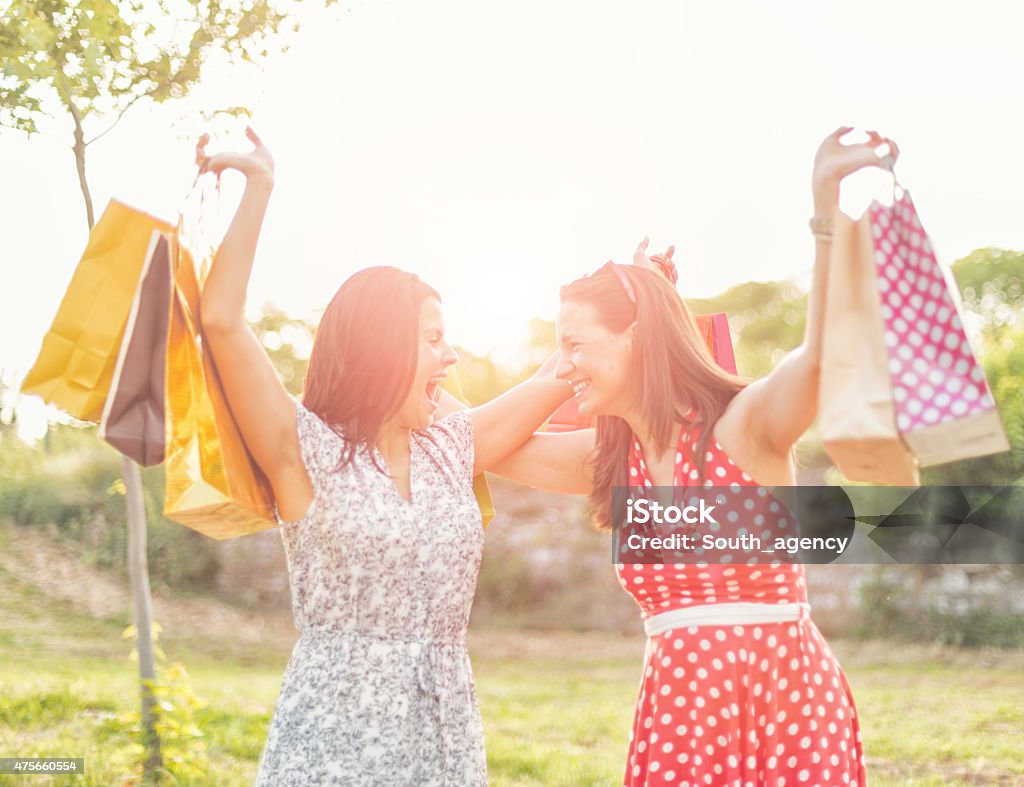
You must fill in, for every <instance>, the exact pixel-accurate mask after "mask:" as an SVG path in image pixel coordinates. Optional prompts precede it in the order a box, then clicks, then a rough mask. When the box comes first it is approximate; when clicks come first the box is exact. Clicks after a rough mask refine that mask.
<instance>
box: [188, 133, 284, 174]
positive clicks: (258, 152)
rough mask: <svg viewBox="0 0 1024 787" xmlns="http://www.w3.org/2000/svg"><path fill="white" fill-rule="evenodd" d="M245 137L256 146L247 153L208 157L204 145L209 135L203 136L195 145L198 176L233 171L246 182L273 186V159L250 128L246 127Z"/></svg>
mask: <svg viewBox="0 0 1024 787" xmlns="http://www.w3.org/2000/svg"><path fill="white" fill-rule="evenodd" d="M245 135H246V136H247V137H248V138H249V141H250V142H252V143H253V144H254V145H255V146H256V147H255V148H254V149H253V150H252V151H250V152H249V153H237V152H232V151H227V152H224V153H215V154H214V155H212V156H208V155H206V145H207V143H208V142H209V141H210V135H209V134H203V135H202V136H201V137H200V138H199V142H197V143H196V165H197V166H198V167H199V174H200V175H201V174H203V173H204V172H213V173H215V174H216V175H217V177H220V174H221V173H222V172H223V171H224V170H226V169H235V170H238V171H239V172H241V173H242V174H243V175H245V177H246V180H249V181H253V180H257V181H260V182H263V183H266V184H268V185H273V183H274V157H273V156H271V155H270V151H269V150H268V149H267V146H266V145H264V144H263V142H262V140H260V138H259V136H257V134H256V132H255V131H253V130H252V128H251V127H249V126H246V128H245Z"/></svg>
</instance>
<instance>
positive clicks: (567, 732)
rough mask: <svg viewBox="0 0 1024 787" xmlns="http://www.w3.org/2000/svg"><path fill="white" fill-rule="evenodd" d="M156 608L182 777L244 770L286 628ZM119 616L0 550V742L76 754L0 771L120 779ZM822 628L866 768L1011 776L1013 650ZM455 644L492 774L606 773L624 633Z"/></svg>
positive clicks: (634, 641)
mask: <svg viewBox="0 0 1024 787" xmlns="http://www.w3.org/2000/svg"><path fill="white" fill-rule="evenodd" d="M2 565H3V564H2V563H0V566H2ZM196 603H198V602H195V601H194V600H193V601H189V602H188V604H190V605H194V604H196ZM210 603H211V604H213V602H210ZM166 609H168V610H170V611H168V612H166V615H165V616H164V617H162V619H165V620H166V619H167V618H168V617H169V618H172V619H174V620H176V623H175V625H173V626H170V625H168V626H167V630H166V631H165V633H164V635H163V636H162V645H163V647H164V648H165V649H166V651H167V654H168V657H169V658H171V659H176V660H181V661H183V662H184V663H185V664H186V666H187V667H188V671H189V674H190V676H191V683H192V686H193V688H194V689H195V691H196V693H197V694H199V695H200V696H201V697H203V698H205V700H206V701H207V704H206V706H205V707H204V708H202V709H201V710H199V711H198V712H197V714H196V719H197V722H198V724H199V726H200V728H201V729H202V730H203V733H204V742H205V746H206V750H207V757H208V770H207V772H206V774H205V775H203V776H202V777H200V778H197V779H193V780H191V781H188V780H184V781H183V782H182V783H183V784H188V783H193V784H204V785H205V784H216V785H218V787H219V786H220V785H224V787H233V786H234V785H249V784H251V783H252V781H253V778H254V776H255V772H256V767H257V763H258V760H259V756H260V752H261V751H262V748H263V743H264V739H265V736H266V730H267V725H268V724H269V721H270V717H271V714H272V712H273V706H274V702H275V699H276V696H277V691H278V686H279V683H280V680H281V675H282V673H283V671H284V666H285V662H286V660H287V656H288V650H289V644H290V641H291V636H293V635H291V634H287V633H286V634H281V632H282V631H286V627H281V626H276V625H267V626H265V628H263V629H260V628H259V627H258V626H257V627H255V628H254V629H253V630H254V631H255V632H256V633H255V634H254V633H252V632H249V634H247V635H246V636H242V634H243V633H244V627H241V626H239V625H235V624H231V625H224V626H223V627H221V628H216V627H214V628H213V629H211V627H210V626H209V625H208V624H207V623H205V622H202V623H200V624H196V625H191V624H189V623H188V620H190V618H189V617H188V616H186V615H179V616H178V617H177V618H174V617H173V614H176V613H174V610H173V608H171V607H167V608H166ZM188 609H189V610H193V611H194V610H195V609H197V608H196V607H194V606H189V607H188ZM159 611H160V606H159V605H158V614H159ZM172 613H173V614H172ZM190 614H192V613H190ZM211 614H212V613H211ZM218 614H221V613H218ZM223 614H227V613H226V612H224V613H223ZM214 618H215V619H216V616H214ZM229 620H236V618H230V619H229ZM204 621H205V619H204ZM126 623H127V620H126V618H125V616H121V615H115V616H113V617H106V618H95V617H91V616H90V615H88V614H86V613H85V612H83V611H82V610H81V609H80V608H79V605H76V604H75V603H73V602H72V601H69V600H61V599H60V598H59V596H58V595H57V594H55V593H54V592H52V591H47V592H44V591H43V590H40V588H39V587H38V586H36V585H35V584H33V583H32V582H30V581H26V580H25V578H24V576H16V575H15V574H13V573H11V572H10V571H8V570H6V569H4V568H2V567H0V756H19V757H33V756H62V757H71V756H75V757H84V758H85V760H86V769H87V775H86V776H85V777H84V778H65V777H62V778H50V777H42V776H40V777H32V778H22V777H0V783H4V784H6V783H12V784H16V783H25V784H31V785H33V787H36V786H41V785H48V784H77V785H82V784H84V785H96V786H97V787H99V786H100V785H102V786H103V787H107V785H115V784H116V785H124V784H127V783H128V782H126V781H125V779H124V776H125V774H126V773H128V772H129V768H128V762H127V758H128V756H129V754H130V747H131V740H130V738H129V737H128V736H127V735H126V734H125V732H124V731H123V729H122V726H121V724H120V723H119V719H120V718H121V717H122V716H123V715H124V714H125V713H126V712H130V711H132V710H134V709H135V708H136V707H137V704H138V687H137V684H136V682H135V679H134V670H135V668H134V665H133V664H132V663H131V661H130V660H129V658H128V655H127V654H128V650H129V647H130V644H129V643H128V642H127V641H126V640H124V639H122V637H121V631H122V630H123V628H124V626H125V624H126ZM261 632H262V634H261ZM832 644H833V648H834V650H835V651H836V653H837V655H838V656H839V659H840V661H841V662H842V663H843V666H844V668H845V670H846V673H847V676H848V678H849V680H850V683H851V684H852V686H853V690H854V694H855V696H856V698H857V703H858V707H859V709H860V714H861V723H862V730H863V736H864V748H865V753H866V757H867V762H868V774H869V777H870V779H871V783H872V784H873V785H949V784H954V785H955V784H963V785H974V784H1024V652H1021V651H995V650H993V651H955V650H950V649H943V648H933V647H922V646H909V645H902V644H901V645H892V644H890V643H880V642H868V643H857V642H847V641H836V642H833V643H832ZM470 650H471V653H472V656H473V663H474V668H475V673H476V683H477V690H478V694H479V698H480V705H481V711H482V714H483V717H484V724H485V729H486V735H487V752H488V765H489V771H490V778H491V783H492V784H493V785H495V786H496V787H512V786H513V785H515V786H517V787H518V786H520V785H522V786H526V785H564V786H565V787H569V786H570V785H571V787H585V786H586V785H614V784H621V775H622V768H623V762H624V757H625V748H626V740H627V736H628V729H629V724H630V721H631V719H632V712H633V707H632V706H633V702H634V699H635V691H636V687H637V684H638V681H639V678H640V667H641V657H642V651H643V641H642V638H641V636H640V635H636V636H632V637H623V636H621V635H617V634H606V633H578V632H567V631H549V632H537V631H533V632H529V631H520V630H497V629H491V630H486V629H477V630H474V631H473V632H472V636H471V640H470ZM4 779H6V781H2V780H4ZM19 780H20V781H19Z"/></svg>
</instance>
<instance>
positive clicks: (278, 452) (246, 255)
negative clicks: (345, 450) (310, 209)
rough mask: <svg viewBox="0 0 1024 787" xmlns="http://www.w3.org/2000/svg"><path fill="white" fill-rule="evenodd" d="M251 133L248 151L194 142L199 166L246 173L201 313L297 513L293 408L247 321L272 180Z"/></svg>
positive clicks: (253, 438) (228, 385)
mask: <svg viewBox="0 0 1024 787" xmlns="http://www.w3.org/2000/svg"><path fill="white" fill-rule="evenodd" d="M248 134H249V138H250V139H251V140H252V141H253V142H254V144H255V145H256V149H255V150H254V151H253V152H252V153H250V154H236V153H222V154H217V155H215V156H212V157H206V156H205V150H204V145H205V140H206V138H205V137H204V139H203V140H200V144H199V146H198V147H197V156H198V158H199V161H200V165H201V166H202V167H203V168H204V169H207V170H209V171H212V172H218V173H219V172H222V171H223V170H225V169H228V168H231V169H237V170H239V171H240V172H242V173H243V174H244V175H245V176H246V185H245V192H244V193H243V195H242V200H241V202H240V203H239V206H238V210H237V211H236V213H235V216H234V219H233V220H232V221H231V225H230V227H229V228H228V231H227V234H226V235H225V236H224V240H223V242H222V243H221V245H220V249H219V250H218V251H217V254H216V257H215V258H214V260H213V265H212V266H211V268H210V274H209V276H208V277H207V280H206V284H205V286H204V287H203V294H202V302H201V305H200V315H201V319H202V326H203V335H204V338H205V340H206V343H207V345H208V346H209V348H210V350H211V352H212V353H213V358H214V360H215V361H216V363H217V371H218V373H219V374H220V377H221V382H222V383H223V385H224V392H225V394H226V395H227V400H228V405H229V406H230V407H231V412H232V414H233V415H234V417H235V420H236V421H237V422H238V427H239V429H240V430H241V432H242V437H243V439H244V440H245V444H246V446H247V447H248V449H249V451H250V452H251V453H252V455H253V458H254V459H255V460H256V464H258V465H259V467H260V469H261V470H262V471H263V472H264V474H265V475H266V476H267V478H268V480H269V481H270V484H271V486H272V487H273V490H274V496H275V497H276V499H277V504H278V508H279V510H280V512H281V516H282V517H284V518H285V519H297V518H299V517H301V516H302V514H303V513H304V512H305V510H306V508H307V507H308V506H309V503H310V502H311V501H312V499H313V488H312V485H311V483H310V481H309V476H308V474H307V473H306V470H305V466H304V465H303V462H302V454H301V451H300V448H299V440H298V435H297V432H296V423H295V421H296V413H295V406H294V404H293V402H292V400H291V397H290V396H289V395H288V392H287V391H286V390H285V387H284V385H283V383H282V382H281V380H280V378H278V376H277V372H276V371H275V369H274V367H273V364H271V362H270V358H269V357H268V356H267V354H266V352H265V351H264V350H263V347H262V346H260V343H259V341H258V339H257V338H256V335H255V334H254V333H253V332H252V330H251V329H250V328H249V325H248V323H247V322H246V320H245V292H246V288H247V286H248V283H249V275H250V273H251V271H252V263H253V257H254V255H255V253H256V242H257V240H258V239H259V233H260V228H261V226H262V224H263V217H264V215H265V214H266V210H267V204H268V202H269V200H270V194H271V191H272V190H273V185H274V169H273V159H272V158H271V157H270V153H269V151H267V149H266V147H264V146H263V144H262V143H261V142H260V140H259V138H258V137H257V136H256V135H255V133H253V132H252V131H251V130H250V131H249V132H248Z"/></svg>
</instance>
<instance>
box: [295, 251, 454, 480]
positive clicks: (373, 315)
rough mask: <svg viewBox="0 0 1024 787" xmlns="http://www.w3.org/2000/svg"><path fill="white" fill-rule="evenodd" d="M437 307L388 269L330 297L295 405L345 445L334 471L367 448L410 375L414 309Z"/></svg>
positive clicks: (415, 346)
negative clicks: (299, 402) (428, 305)
mask: <svg viewBox="0 0 1024 787" xmlns="http://www.w3.org/2000/svg"><path fill="white" fill-rule="evenodd" d="M429 297H433V298H437V299H438V300H440V299H441V296H440V295H438V294H437V291H436V290H435V289H434V288H433V287H430V286H429V285H427V284H425V283H424V282H423V281H421V280H420V278H419V277H418V276H416V275H415V274H412V273H407V272H406V271H403V270H399V269H398V268H392V267H388V266H380V267H375V268H366V269H365V270H361V271H359V272H358V273H355V274H353V275H352V276H350V277H349V278H348V279H347V280H346V281H345V283H344V284H342V285H341V287H340V288H339V289H338V292H337V293H335V295H334V298H332V299H331V302H330V304H329V305H328V307H327V310H326V311H325V312H324V316H323V318H322V319H321V320H320V325H319V326H318V327H317V331H316V339H315V340H314V342H313V350H312V352H311V354H310V357H309V370H308V372H307V373H306V380H305V383H304V385H303V391H302V403H303V404H304V405H305V406H306V407H307V408H308V409H309V410H310V411H312V412H314V413H316V414H317V415H318V416H319V417H320V419H321V420H322V421H324V423H326V424H327V425H328V426H330V427H331V428H332V429H333V430H334V431H335V432H337V433H338V435H340V436H341V438H342V439H343V440H344V441H345V450H344V451H343V453H342V456H341V462H340V466H341V467H344V466H345V465H347V464H348V463H349V462H351V461H352V457H353V456H354V455H355V452H356V449H357V448H358V447H359V446H361V445H364V446H371V445H374V444H375V443H376V442H377V439H378V438H379V437H380V431H381V428H382V427H383V425H384V424H385V422H387V420H388V419H389V418H391V417H393V416H394V415H395V414H396V413H397V412H398V411H399V409H400V408H401V406H402V403H403V402H404V401H405V398H406V396H408V394H409V389H410V388H411V387H412V382H413V378H414V377H415V375H416V363H417V360H418V355H419V320H420V305H421V304H422V303H423V301H424V300H425V299H426V298H429Z"/></svg>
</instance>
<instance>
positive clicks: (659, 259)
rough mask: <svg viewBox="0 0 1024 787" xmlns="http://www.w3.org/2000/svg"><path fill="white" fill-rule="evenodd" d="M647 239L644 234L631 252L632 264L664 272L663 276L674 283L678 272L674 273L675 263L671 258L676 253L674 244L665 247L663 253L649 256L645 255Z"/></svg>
mask: <svg viewBox="0 0 1024 787" xmlns="http://www.w3.org/2000/svg"><path fill="white" fill-rule="evenodd" d="M648 242H649V239H648V238H647V237H646V236H644V239H643V240H642V241H640V245H638V246H637V247H636V251H634V252H633V264H634V265H636V266H638V267H640V268H647V269H649V270H652V271H658V272H660V273H663V274H665V278H666V279H668V280H669V281H670V282H672V284H675V283H676V279H677V278H678V274H677V273H676V263H675V260H673V259H672V255H673V254H675V253H676V247H675V246H669V247H668V248H667V249H665V253H664V254H652V255H651V256H650V257H648V256H647V244H648Z"/></svg>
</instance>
